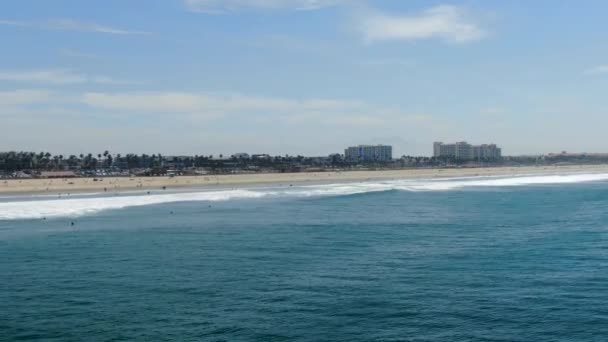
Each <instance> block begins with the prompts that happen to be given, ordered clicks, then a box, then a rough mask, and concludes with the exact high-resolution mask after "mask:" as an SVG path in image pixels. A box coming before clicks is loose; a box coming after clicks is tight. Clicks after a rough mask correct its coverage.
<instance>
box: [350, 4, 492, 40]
mask: <svg viewBox="0 0 608 342" xmlns="http://www.w3.org/2000/svg"><path fill="white" fill-rule="evenodd" d="M357 21H358V24H357V25H358V30H359V31H360V33H361V34H362V35H363V38H364V39H365V41H366V42H368V43H372V42H377V41H390V40H421V39H441V40H444V41H447V42H452V43H466V42H471V41H476V40H480V39H482V38H484V37H485V36H486V32H485V31H484V30H483V29H482V28H481V27H479V25H478V24H477V23H476V22H475V21H474V20H473V18H471V16H470V15H469V13H467V11H465V10H464V9H462V8H459V7H456V6H451V5H441V6H436V7H433V8H430V9H427V10H425V11H423V12H422V13H419V14H417V15H402V16H398V15H389V14H384V13H380V12H372V13H364V14H362V15H360V16H359V17H357Z"/></svg>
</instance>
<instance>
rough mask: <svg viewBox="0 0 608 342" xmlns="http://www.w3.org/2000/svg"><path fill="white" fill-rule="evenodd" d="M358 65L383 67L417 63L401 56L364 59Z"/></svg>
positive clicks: (406, 65)
mask: <svg viewBox="0 0 608 342" xmlns="http://www.w3.org/2000/svg"><path fill="white" fill-rule="evenodd" d="M357 64H358V65H362V66H370V67H382V66H402V67H412V66H414V65H415V64H416V63H414V61H412V60H409V59H399V58H380V59H364V60H361V61H359V62H357Z"/></svg>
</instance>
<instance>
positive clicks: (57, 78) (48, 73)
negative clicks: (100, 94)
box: [0, 69, 139, 85]
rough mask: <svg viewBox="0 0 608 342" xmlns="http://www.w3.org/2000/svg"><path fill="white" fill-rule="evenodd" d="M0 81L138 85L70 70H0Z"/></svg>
mask: <svg viewBox="0 0 608 342" xmlns="http://www.w3.org/2000/svg"><path fill="white" fill-rule="evenodd" d="M0 81H9V82H23V83H41V84H52V85H69V84H81V83H95V84H139V83H138V82H132V81H125V80H119V79H115V78H112V77H107V76H95V75H87V74H84V73H80V72H78V71H75V70H72V69H42V70H0Z"/></svg>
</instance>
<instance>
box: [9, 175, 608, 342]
mask: <svg viewBox="0 0 608 342" xmlns="http://www.w3.org/2000/svg"><path fill="white" fill-rule="evenodd" d="M72 223H73V225H72ZM0 341H608V174H570V175H547V176H538V175H537V176H513V177H495V178H476V177H470V178H452V179H441V180H437V179H434V180H433V179H428V180H407V181H397V180H392V181H391V180H387V181H383V182H360V183H349V184H324V185H311V186H303V185H287V184H283V185H276V186H271V187H252V188H239V189H214V190H211V191H200V190H199V191H196V192H191V191H190V192H189V191H181V192H169V191H164V192H163V191H154V192H152V193H150V194H147V193H136V192H135V193H123V194H110V195H101V194H90V195H86V194H84V195H83V194H81V195H78V196H74V195H71V196H67V195H63V196H62V197H61V198H59V196H57V195H49V196H45V195H41V196H4V197H2V198H0Z"/></svg>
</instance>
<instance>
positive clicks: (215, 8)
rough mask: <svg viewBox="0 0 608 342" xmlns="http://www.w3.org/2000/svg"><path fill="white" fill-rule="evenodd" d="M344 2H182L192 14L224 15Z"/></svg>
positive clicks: (251, 0)
mask: <svg viewBox="0 0 608 342" xmlns="http://www.w3.org/2000/svg"><path fill="white" fill-rule="evenodd" d="M343 2H345V0H184V3H185V4H186V7H187V8H188V9H189V10H190V11H193V12H203V13H226V12H231V11H238V10H254V9H263V10H277V9H283V10H293V11H310V10H316V9H320V8H324V7H330V6H335V5H338V4H339V3H343Z"/></svg>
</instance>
